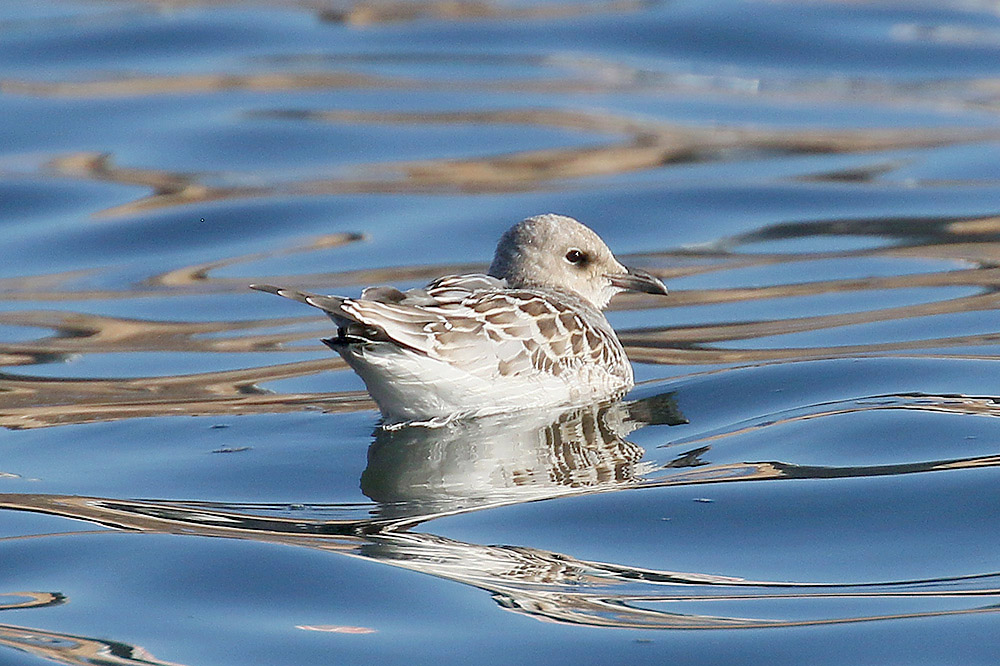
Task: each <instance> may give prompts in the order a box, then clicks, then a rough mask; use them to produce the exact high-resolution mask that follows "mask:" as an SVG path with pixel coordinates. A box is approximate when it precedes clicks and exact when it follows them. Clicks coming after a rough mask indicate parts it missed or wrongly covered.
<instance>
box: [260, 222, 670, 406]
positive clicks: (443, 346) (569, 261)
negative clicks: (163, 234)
mask: <svg viewBox="0 0 1000 666" xmlns="http://www.w3.org/2000/svg"><path fill="white" fill-rule="evenodd" d="M250 288H251V289H256V290H258V291H264V292H268V293H271V294H277V295H278V296H283V297H285V298H290V299H292V300H295V301H299V302H301V303H306V304H307V305H311V306H313V307H316V308H319V309H320V310H322V311H323V312H325V313H326V314H327V315H328V316H329V317H330V318H331V319H332V320H333V321H334V323H335V324H336V325H337V336H336V337H331V338H328V339H324V340H323V342H324V343H325V344H326V345H327V346H329V347H330V348H331V349H333V350H334V351H336V352H337V353H339V354H340V355H341V356H342V357H343V358H344V360H345V361H347V364H348V365H349V366H350V367H351V368H352V369H354V371H355V372H356V373H357V374H358V375H359V376H360V377H361V379H362V380H363V381H364V383H365V386H366V387H367V388H368V392H369V393H370V394H371V396H372V398H373V399H374V400H375V402H376V404H377V405H378V407H379V410H380V411H381V412H382V418H383V424H385V425H393V424H403V423H411V422H418V423H434V422H440V421H442V420H448V419H452V418H456V417H464V416H479V415H486V414H497V413H501V412H506V411H511V410H520V409H530V408H542V407H554V406H560V405H584V404H591V403H594V402H598V401H602V400H608V399H616V398H620V397H621V396H623V395H624V394H625V393H626V392H628V391H629V390H630V389H631V388H632V386H633V384H634V376H633V373H632V366H631V364H630V363H629V360H628V357H627V356H626V355H625V349H624V348H623V347H622V344H621V342H620V341H619V340H618V336H617V335H616V334H615V332H614V330H613V329H612V328H611V324H609V323H608V320H607V318H605V316H604V314H603V313H602V310H603V309H604V308H605V307H607V305H608V303H609V302H610V301H611V298H612V297H613V296H614V295H616V294H618V293H620V292H622V291H626V290H632V291H642V292H646V293H651V294H663V295H665V294H666V293H667V288H666V287H665V286H664V285H663V283H662V282H661V281H660V280H659V279H657V278H656V277H654V276H653V275H650V274H649V273H647V272H645V271H642V270H638V269H634V268H627V267H625V266H623V265H622V264H621V263H619V262H618V260H617V259H615V257H614V255H613V254H612V253H611V250H610V249H608V246H607V245H605V243H604V241H602V240H601V238H600V236H598V235H597V234H596V233H594V231H592V230H591V229H589V228H588V227H586V226H584V225H583V224H581V223H580V222H577V221H576V220H574V219H573V218H571V217H566V216H564V215H555V214H551V213H550V214H546V215H537V216H535V217H529V218H528V219H526V220H524V221H522V222H519V223H518V224H516V225H514V226H513V227H511V228H510V229H509V230H507V232H506V233H504V234H503V236H502V237H501V238H500V242H499V244H498V245H497V249H496V254H495V255H494V258H493V263H492V264H491V266H490V269H489V272H488V274H486V275H483V274H471V275H448V276H445V277H441V278H438V279H437V280H435V281H433V282H431V283H430V284H429V285H427V286H426V287H424V288H423V289H410V290H408V291H400V290H398V289H396V288H394V287H369V288H367V289H365V290H364V291H363V292H362V295H361V297H360V298H345V297H343V296H321V295H319V294H311V293H307V292H302V291H297V290H295V289H286V288H283V287H275V286H272V285H267V284H252V285H250Z"/></svg>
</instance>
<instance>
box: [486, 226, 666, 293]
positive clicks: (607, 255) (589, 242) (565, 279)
mask: <svg viewBox="0 0 1000 666" xmlns="http://www.w3.org/2000/svg"><path fill="white" fill-rule="evenodd" d="M489 273H490V275H492V276H493V277H497V278H502V279H505V280H507V285H508V286H510V287H511V288H514V289H522V288H529V289H530V288H532V287H541V288H555V289H560V290H563V291H571V292H575V293H576V294H578V295H580V296H582V297H583V298H585V299H586V300H587V301H589V302H590V303H592V304H593V305H594V306H595V307H597V308H598V309H603V308H604V307H605V306H607V304H608V302H609V301H610V300H611V298H612V297H613V296H614V295H615V294H617V293H619V292H621V291H625V290H633V291H644V292H647V293H651V294H666V293H667V288H666V287H665V286H664V285H663V283H662V282H660V280H658V279H657V278H655V277H653V276H652V275H650V274H649V273H646V272H645V271H640V270H636V269H630V268H627V267H626V266H623V265H622V264H621V263H619V262H618V260H617V259H615V256H614V255H613V254H611V250H609V249H608V246H607V245H605V244H604V241H602V240H601V237H600V236H598V235H597V234H596V233H594V232H593V231H592V230H590V229H589V228H587V227H586V226H584V225H582V224H580V223H579V222H577V221H576V220H574V219H573V218H571V217H566V216H565V215H554V214H552V213H549V214H546V215H536V216H535V217H529V218H528V219H526V220H524V221H523V222H519V223H517V224H515V225H514V226H513V227H511V228H510V229H508V230H507V232H506V233H505V234H504V235H503V236H502V237H501V238H500V243H499V244H498V245H497V251H496V255H495V256H494V258H493V264H492V265H491V266H490V271H489Z"/></svg>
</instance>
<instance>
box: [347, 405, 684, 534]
mask: <svg viewBox="0 0 1000 666" xmlns="http://www.w3.org/2000/svg"><path fill="white" fill-rule="evenodd" d="M681 423H687V420H686V419H685V418H684V416H683V415H682V414H681V412H680V411H679V410H678V408H677V404H676V402H675V400H674V396H673V394H672V393H669V394H662V395H657V396H653V397H650V398H646V399H643V400H636V401H628V402H624V401H611V402H602V403H597V404H593V405H588V406H584V407H577V408H574V409H570V410H564V411H545V410H543V411H530V412H516V413H511V414H504V415H498V416H492V417H481V418H476V419H463V420H454V421H451V422H448V423H445V424H443V425H439V426H434V427H429V426H419V425H410V426H403V427H398V428H392V427H383V428H379V429H378V430H377V431H376V433H375V441H374V442H373V443H372V445H371V447H370V448H369V449H368V466H367V468H366V469H365V471H364V473H363V474H362V476H361V490H362V491H363V492H364V493H365V495H367V496H368V497H369V498H371V499H372V500H374V501H376V502H378V503H379V505H380V509H381V517H383V518H400V517H406V516H413V517H416V516H427V515H429V514H435V513H440V512H442V511H449V510H455V509H468V508H471V507H474V506H487V505H496V504H506V503H511V502H524V501H529V500H533V499H541V498H545V497H555V496H558V495H562V494H567V493H573V494H578V493H580V492H581V491H583V492H586V491H588V490H608V489H614V488H620V487H623V486H628V485H631V484H633V483H635V482H636V480H637V479H639V478H641V476H642V475H643V474H644V473H645V472H648V471H652V470H653V469H654V468H655V465H654V464H653V463H649V462H646V463H644V462H643V460H642V459H643V455H644V453H645V451H644V450H643V449H642V448H641V447H639V446H637V445H636V444H633V443H632V442H629V441H628V440H626V439H625V438H626V437H627V436H628V435H629V434H630V433H632V432H634V431H635V430H637V429H639V428H642V427H644V426H647V425H653V424H660V425H677V424H681Z"/></svg>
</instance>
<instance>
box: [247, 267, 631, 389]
mask: <svg viewBox="0 0 1000 666" xmlns="http://www.w3.org/2000/svg"><path fill="white" fill-rule="evenodd" d="M503 286H504V283H503V282H501V281H499V280H496V279H495V278H492V277H489V276H449V277H446V278H441V279H440V280H437V281H435V282H433V283H431V285H429V286H428V287H427V288H425V289H421V290H411V291H407V292H400V291H398V290H396V289H393V288H391V287H375V288H372V289H368V290H365V294H364V295H363V296H362V298H357V299H355V298H343V297H340V296H321V295H319V294H311V293H308V292H301V291H296V290H294V289H284V288H279V287H273V286H270V285H251V287H252V288H253V289H257V290H259V291H266V292H268V293H272V294H277V295H279V296H284V297H285V298H290V299H292V300H296V301H299V302H301V303H306V304H308V305H312V306H313V307H316V308H319V309H321V310H323V311H324V312H326V313H327V314H328V315H329V316H330V317H331V318H332V319H334V321H335V322H337V324H338V326H341V327H346V328H347V329H348V332H349V333H350V334H351V335H354V336H357V337H358V338H364V339H368V340H372V341H391V342H394V343H396V344H398V345H400V346H403V347H406V348H408V349H411V350H413V351H416V352H419V353H422V354H426V355H427V356H430V357H432V358H435V359H438V360H440V361H444V362H446V363H449V364H451V365H453V366H456V367H460V368H462V369H464V370H466V371H468V372H470V373H472V374H475V375H479V376H483V377H506V376H518V375H531V374H535V373H539V372H542V373H546V374H550V375H556V376H558V375H561V374H563V373H564V372H566V371H568V370H572V369H574V368H577V367H580V366H589V365H593V364H597V365H598V366H599V367H621V366H623V365H626V366H627V363H628V361H627V359H626V358H625V357H624V353H623V352H622V351H621V345H620V344H618V342H617V338H616V337H615V334H614V332H613V331H612V330H611V327H610V326H608V325H607V321H606V320H605V319H604V317H603V315H601V314H600V313H599V312H598V311H596V310H594V309H593V308H589V307H587V306H581V304H579V303H569V302H566V300H565V299H563V298H560V297H558V296H554V295H552V294H547V293H543V292H540V291H534V290H509V289H503V288H502V287H503ZM357 325H360V326H357Z"/></svg>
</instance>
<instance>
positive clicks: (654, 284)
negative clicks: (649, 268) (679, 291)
mask: <svg viewBox="0 0 1000 666" xmlns="http://www.w3.org/2000/svg"><path fill="white" fill-rule="evenodd" d="M625 270H626V271H628V272H627V273H613V274H610V275H606V276H605V277H607V278H608V279H609V280H611V284H613V285H614V286H616V287H618V288H619V289H628V290H629V291H644V292H646V293H647V294H660V295H666V294H667V285H665V284H663V283H662V282H660V278H658V277H656V276H655V275H652V274H650V273H647V272H646V271H644V270H641V269H638V268H628V267H627V266H626V267H625Z"/></svg>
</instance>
